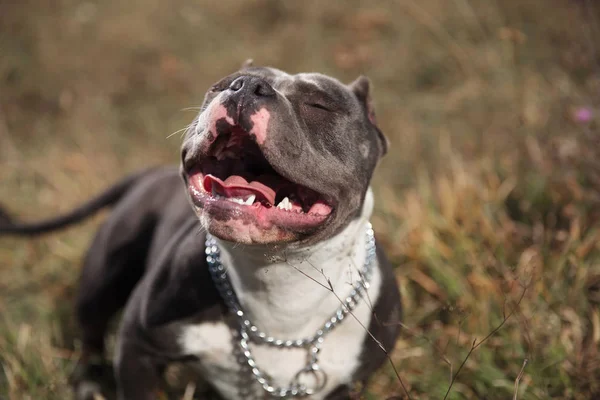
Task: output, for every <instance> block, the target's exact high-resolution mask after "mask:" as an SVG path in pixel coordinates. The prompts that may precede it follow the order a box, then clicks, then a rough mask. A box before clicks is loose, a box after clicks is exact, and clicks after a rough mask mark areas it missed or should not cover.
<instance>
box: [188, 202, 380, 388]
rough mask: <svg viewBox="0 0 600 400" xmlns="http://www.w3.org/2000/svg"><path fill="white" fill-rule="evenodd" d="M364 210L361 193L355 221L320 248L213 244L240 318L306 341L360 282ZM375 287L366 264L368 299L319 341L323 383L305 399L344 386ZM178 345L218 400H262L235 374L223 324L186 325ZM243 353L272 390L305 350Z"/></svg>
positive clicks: (231, 336) (234, 355) (235, 352)
mask: <svg viewBox="0 0 600 400" xmlns="http://www.w3.org/2000/svg"><path fill="white" fill-rule="evenodd" d="M371 209H372V195H371V193H370V192H369V193H368V195H367V199H366V201H365V206H364V209H363V215H362V216H361V217H360V218H359V219H357V220H355V221H354V222H352V223H351V224H350V225H349V226H348V227H347V228H346V229H344V231H342V232H341V233H340V234H339V235H337V236H336V237H334V238H331V239H330V240H328V241H327V242H324V243H321V244H319V245H316V246H314V247H312V248H310V249H303V250H301V251H297V252H293V253H292V254H290V253H288V252H280V253H273V254H265V253H264V251H262V250H259V251H257V250H256V249H255V248H248V247H247V248H242V247H240V246H227V244H224V245H222V246H221V252H222V260H223V264H224V265H225V266H226V267H228V275H229V279H230V281H231V284H232V285H233V287H234V289H235V291H236V294H237V297H238V299H239V301H240V303H241V305H242V307H243V308H244V310H245V311H246V314H247V315H249V316H250V318H251V320H252V322H253V323H254V324H255V325H256V326H258V327H259V329H261V330H262V331H264V332H266V333H267V334H269V335H271V336H274V337H275V338H277V339H284V340H286V339H291V340H295V339H302V338H306V337H309V336H312V335H314V333H315V332H316V330H317V329H319V328H320V327H321V326H322V324H323V323H324V322H325V321H326V320H327V319H329V318H330V317H331V316H332V315H333V314H334V312H335V311H336V310H337V309H338V308H339V307H340V305H341V302H340V299H343V298H345V297H346V296H347V295H348V293H350V291H351V290H352V284H353V283H355V282H356V281H357V280H358V279H360V276H359V274H358V271H359V270H360V269H361V267H362V264H363V262H364V260H365V245H364V243H365V241H364V238H365V234H364V232H365V226H366V222H367V221H368V217H369V216H370V214H371ZM261 251H262V252H261ZM266 259H268V262H265V260H266ZM329 283H331V285H332V286H333V289H334V291H333V292H331V290H330V289H329ZM380 287H381V274H380V271H379V268H378V266H377V265H374V266H373V275H372V277H371V282H370V287H369V290H368V292H367V293H368V296H365V298H364V299H363V300H361V302H360V303H359V305H358V306H357V307H356V309H355V310H354V311H353V312H352V315H348V316H346V318H345V319H344V320H343V321H342V322H341V323H340V324H339V325H338V326H336V328H335V329H333V330H332V331H331V332H330V333H329V334H328V335H326V336H325V340H324V342H323V346H322V349H321V352H320V355H319V366H320V367H321V369H322V371H323V372H324V373H325V374H326V376H327V382H326V385H325V387H324V388H323V389H322V390H321V391H320V392H319V393H317V394H315V395H313V396H312V397H311V398H312V399H322V398H324V397H325V396H326V395H327V394H328V393H329V392H331V390H333V389H335V388H336V387H337V386H339V385H341V384H345V383H349V382H350V380H351V377H352V373H353V372H354V371H355V370H356V368H357V367H358V365H359V362H360V356H361V352H362V349H363V345H364V342H365V338H366V336H367V331H366V329H367V328H368V326H369V323H370V320H371V308H372V305H373V304H374V303H375V302H376V300H377V298H378V297H379V290H380ZM234 329H235V326H234ZM179 343H180V345H181V348H182V350H183V351H184V352H185V353H186V354H193V355H196V356H197V357H198V358H199V362H198V367H199V369H200V370H201V372H202V376H203V378H204V379H205V380H207V381H208V382H210V383H211V384H212V385H213V386H214V387H215V388H216V389H217V390H218V391H219V392H220V394H221V395H222V396H223V397H224V398H226V399H232V400H234V399H250V398H256V399H260V398H267V397H266V393H265V392H264V391H263V389H262V388H261V387H260V385H259V384H258V383H257V382H256V381H255V380H254V379H253V378H252V376H251V374H250V373H249V372H248V371H247V370H240V362H239V357H240V356H241V355H240V354H239V338H238V336H237V333H236V332H235V331H232V329H231V328H230V327H229V326H228V325H226V324H225V323H224V322H217V323H203V324H198V325H191V326H188V327H186V328H184V329H183V331H182V332H181V336H180V338H179ZM250 348H251V351H252V353H253V356H254V359H255V361H256V364H257V366H258V368H259V369H261V371H262V372H263V373H265V374H267V375H268V376H270V377H271V379H272V382H273V383H274V384H275V385H277V386H284V387H285V386H288V385H289V384H290V381H291V380H292V378H293V377H294V376H295V375H296V373H297V372H298V371H300V370H301V369H302V368H303V367H304V366H305V365H306V362H307V356H308V354H307V350H305V349H282V348H275V347H271V346H266V345H262V344H256V343H254V342H251V343H250Z"/></svg>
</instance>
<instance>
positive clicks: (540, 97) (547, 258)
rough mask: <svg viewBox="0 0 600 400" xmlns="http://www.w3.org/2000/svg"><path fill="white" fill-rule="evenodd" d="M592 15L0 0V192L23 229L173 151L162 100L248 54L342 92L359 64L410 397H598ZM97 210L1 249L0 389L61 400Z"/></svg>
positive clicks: (598, 118) (453, 4)
mask: <svg viewBox="0 0 600 400" xmlns="http://www.w3.org/2000/svg"><path fill="white" fill-rule="evenodd" d="M598 11H599V9H598V6H597V5H594V4H592V2H591V1H586V0H577V1H576V0H572V1H568V0H551V1H550V0H546V1H543V0H520V1H518V0H510V1H485V2H483V1H474V0H451V1H448V0H421V1H419V2H414V1H388V2H379V3H372V2H367V1H355V0H353V1H347V2H344V3H342V2H319V1H316V0H313V1H305V2H280V1H276V0H252V1H249V2H244V3H242V2H238V1H233V0H221V1H219V2H210V1H207V0H206V1H189V0H174V1H172V2H169V3H167V2H159V1H157V0H153V1H142V0H131V1H128V2H124V3H123V2H117V1H114V0H108V1H104V2H96V1H86V2H81V1H75V0H62V1H60V2H53V3H52V4H50V3H47V2H33V1H22V2H19V3H18V4H17V3H10V4H8V3H7V4H3V5H0V48H1V49H2V57H0V163H1V164H0V165H1V168H0V181H1V182H2V185H0V199H1V201H2V203H3V204H5V205H7V206H8V208H9V209H10V210H11V211H12V212H13V213H14V214H16V215H19V216H22V217H23V218H24V219H29V220H35V219H37V218H41V217H44V216H48V215H53V214H55V213H57V212H61V211H66V210H68V209H70V208H71V207H72V206H74V205H75V204H78V203H79V202H81V201H83V200H84V199H86V198H88V197H89V196H90V195H91V194H93V193H96V192H98V191H100V190H101V189H102V188H104V187H106V186H107V185H109V184H110V183H111V182H113V181H114V180H115V179H117V178H119V177H121V176H123V175H124V174H126V173H127V172H130V171H134V170H137V169H139V168H141V167H143V166H147V165H155V164H163V163H164V164H166V163H174V162H176V161H177V159H178V155H177V150H178V146H179V144H180V143H179V136H178V135H177V134H176V135H174V136H172V137H170V138H169V139H166V138H167V136H169V134H171V133H173V132H175V131H177V130H178V129H181V128H183V127H184V126H185V125H186V124H187V123H189V122H190V121H191V119H192V118H193V116H194V112H195V111H193V110H191V111H190V110H183V109H184V108H186V107H195V106H198V105H199V103H200V102H201V100H202V96H203V93H204V91H205V90H206V88H207V87H208V86H209V85H210V84H211V83H212V82H214V81H216V80H217V79H219V78H220V77H221V76H223V75H225V74H226V73H229V72H231V71H234V70H235V69H236V68H237V67H238V66H239V65H240V63H241V62H242V61H243V60H245V59H246V58H254V59H255V60H256V62H257V63H259V64H268V65H273V66H276V67H279V68H282V69H284V70H289V71H291V72H299V71H307V70H314V71H320V72H324V73H328V74H332V75H335V76H337V77H339V78H340V79H342V80H344V81H347V82H349V81H351V80H353V79H354V78H355V77H356V76H357V75H359V74H360V73H366V74H367V75H369V76H370V78H371V79H372V81H373V84H374V88H375V92H374V95H375V100H376V109H377V112H378V120H379V121H380V125H381V128H382V130H383V131H384V132H385V133H386V134H387V136H388V137H389V138H390V140H391V143H392V150H391V152H390V154H388V155H387V157H386V158H385V159H384V160H383V162H382V164H381V165H380V167H379V169H378V172H377V176H376V177H375V179H374V187H375V192H376V198H377V203H376V204H377V206H376V212H375V215H374V217H373V223H374V225H375V227H376V231H377V232H378V239H379V240H380V242H381V243H382V244H383V245H384V246H385V248H386V250H387V251H388V254H389V255H390V257H391V259H392V260H393V262H394V264H395V265H396V266H397V269H396V270H397V276H398V280H399V284H400V287H401V290H402V292H403V295H404V304H405V315H406V318H405V321H404V329H403V335H402V338H401V339H400V340H399V341H398V343H397V345H396V348H395V350H394V352H393V353H392V354H391V359H392V361H393V363H394V365H395V366H396V368H397V369H398V371H399V373H400V376H401V378H402V381H403V383H404V384H405V385H406V387H407V390H408V392H409V393H410V396H411V398H413V399H443V398H448V399H510V398H518V399H549V398H556V399H591V398H596V397H598V396H600V356H599V354H598V353H599V342H600V245H599V243H600V241H599V238H600V225H599V224H598V222H599V217H600V161H599V160H600V136H599V130H598V128H599V126H600V101H599V100H600V99H599V95H600V44H598V39H600V19H599V18H597V17H596V16H597V15H600V14H599V13H598ZM587 114H591V115H587ZM101 220H102V215H101V216H99V217H96V218H94V219H92V220H90V221H88V222H86V223H84V224H82V225H80V226H78V227H75V228H72V229H69V230H67V231H64V232H61V233H57V234H55V235H51V236H46V237H43V238H39V239H35V240H17V239H9V238H2V239H0V365H1V370H0V399H2V400H4V399H11V400H13V399H48V400H52V399H65V398H68V396H69V395H70V394H69V389H68V384H67V379H68V375H69V373H70V372H71V371H72V369H73V367H74V362H75V360H76V359H77V354H78V349H79V342H78V339H77V337H78V336H77V328H76V324H75V322H74V319H73V311H72V298H73V293H74V292H75V291H76V290H77V285H76V282H77V277H78V273H79V270H80V263H81V256H82V253H83V251H84V250H85V248H86V246H87V244H88V243H89V242H90V240H91V237H92V235H93V233H94V230H95V228H96V227H97V226H98V223H99V222H100V221H101ZM490 333H493V334H492V335H491V336H489V337H488V338H487V340H485V341H484V342H480V341H481V340H482V339H484V338H485V337H486V336H488V335H489V334H490ZM473 343H475V344H479V345H478V347H477V348H476V349H474V350H473V351H472V352H470V351H471V349H472V346H473ZM469 352H470V355H469ZM467 356H468V357H467ZM525 361H527V362H526V365H525V366H524V362H525ZM523 366H524V367H523ZM519 375H520V379H518V380H517V377H518V376H519ZM451 382H452V384H451ZM517 382H518V389H515V387H516V383H517ZM450 386H451V388H450V390H448V389H449V387H450ZM394 395H395V396H401V397H402V396H406V394H405V393H404V391H403V390H402V388H401V387H400V385H399V382H398V379H397V378H396V376H395V374H394V373H393V371H392V368H391V367H390V366H386V367H384V368H382V370H381V371H380V373H379V374H378V375H377V376H376V377H374V379H373V380H372V382H371V383H370V385H369V388H368V393H367V396H366V398H367V399H382V398H386V397H390V396H394ZM445 396H446V397H445Z"/></svg>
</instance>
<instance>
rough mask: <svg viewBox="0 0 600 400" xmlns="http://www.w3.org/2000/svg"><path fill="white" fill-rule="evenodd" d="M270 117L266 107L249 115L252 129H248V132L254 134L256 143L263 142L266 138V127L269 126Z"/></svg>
mask: <svg viewBox="0 0 600 400" xmlns="http://www.w3.org/2000/svg"><path fill="white" fill-rule="evenodd" d="M270 118H271V113H269V111H267V109H266V108H261V109H260V110H258V111H257V112H255V113H254V114H252V115H251V116H250V120H251V121H252V130H250V132H249V133H250V134H251V135H254V137H255V138H256V142H257V143H258V144H263V143H264V142H265V139H266V138H267V128H268V126H269V119H270Z"/></svg>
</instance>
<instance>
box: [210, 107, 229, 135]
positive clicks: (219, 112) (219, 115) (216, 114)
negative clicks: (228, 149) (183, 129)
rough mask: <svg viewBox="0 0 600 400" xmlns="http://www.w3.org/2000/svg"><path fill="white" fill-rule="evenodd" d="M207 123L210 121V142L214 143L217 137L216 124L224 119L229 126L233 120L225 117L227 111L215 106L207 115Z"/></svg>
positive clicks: (227, 116)
mask: <svg viewBox="0 0 600 400" xmlns="http://www.w3.org/2000/svg"><path fill="white" fill-rule="evenodd" d="M208 118H209V121H210V134H211V136H212V140H213V141H214V140H215V139H216V138H217V136H218V132H217V122H218V121H220V120H222V119H225V121H227V123H228V124H229V125H233V118H231V117H230V116H229V115H227V109H226V108H225V106H224V105H222V104H217V105H216V106H214V107H213V108H212V109H211V110H210V113H209V117H208Z"/></svg>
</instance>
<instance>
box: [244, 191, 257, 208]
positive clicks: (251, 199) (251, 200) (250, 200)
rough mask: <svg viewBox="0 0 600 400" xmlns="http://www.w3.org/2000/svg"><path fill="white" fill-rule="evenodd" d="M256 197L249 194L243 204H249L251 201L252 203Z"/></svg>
mask: <svg viewBox="0 0 600 400" xmlns="http://www.w3.org/2000/svg"><path fill="white" fill-rule="evenodd" d="M255 199H256V195H255V194H251V195H250V196H249V197H248V198H247V199H246V201H245V202H244V204H245V205H247V206H251V205H252V203H254V200H255Z"/></svg>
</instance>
